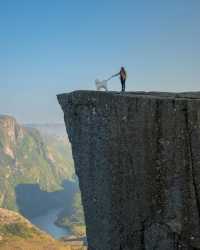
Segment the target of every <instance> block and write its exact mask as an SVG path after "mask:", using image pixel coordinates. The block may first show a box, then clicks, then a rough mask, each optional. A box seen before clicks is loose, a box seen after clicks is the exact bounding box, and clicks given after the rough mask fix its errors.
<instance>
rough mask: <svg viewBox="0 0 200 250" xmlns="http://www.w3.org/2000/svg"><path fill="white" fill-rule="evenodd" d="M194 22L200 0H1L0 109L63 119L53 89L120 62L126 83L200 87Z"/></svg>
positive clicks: (24, 116)
mask: <svg viewBox="0 0 200 250" xmlns="http://www.w3.org/2000/svg"><path fill="white" fill-rule="evenodd" d="M199 27H200V1H199V0H168V1H162V0H152V1H149V0H140V1H139V0H138V1H137V0H135V1H134V0H123V1H119V0H107V1H106V0H101V1H98V0H96V1H95V0H84V1H82V0H73V1H68V0H56V1H55V0H17V1H16V0H0V34H1V35H0V114H10V115H13V116H15V117H16V118H17V119H18V120H19V121H20V122H40V123H43V122H60V121H62V120H63V115H62V112H61V110H60V107H59V106H58V104H57V100H56V94H58V93H63V92H69V91H72V90H77V89H94V88H95V86H94V80H95V79H96V78H99V79H105V78H107V77H109V76H110V75H112V74H114V73H116V72H118V70H119V68H120V66H121V65H124V66H125V67H126V68H127V71H128V81H127V90H146V91H149V90H154V91H187V90H199V89H200V76H199V72H200V28H199ZM109 88H110V89H112V90H120V82H119V80H118V79H117V78H116V79H113V80H112V81H111V82H110V84H109Z"/></svg>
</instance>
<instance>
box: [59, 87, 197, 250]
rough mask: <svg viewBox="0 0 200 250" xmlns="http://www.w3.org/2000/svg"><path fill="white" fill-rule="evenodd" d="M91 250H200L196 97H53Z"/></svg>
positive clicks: (79, 94)
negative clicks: (62, 122) (75, 177)
mask: <svg viewBox="0 0 200 250" xmlns="http://www.w3.org/2000/svg"><path fill="white" fill-rule="evenodd" d="M58 101H59V103H60V105H61V107H62V109H63V111H64V117H65V124H66V128H67V132H68V136H69V139H70V141H71V143H72V151H73V157H74V162H75V168H76V173H77V175H78V177H79V182H80V189H81V192H82V200H83V206H84V212H85V219H86V225H87V236H88V244H89V249H90V250H122V249H123V250H140V249H141V250H142V249H148V250H151V249H152V250H153V249H157V250H173V249H184V250H192V249H193V250H194V249H200V93H180V94H176V93H153V92H152V93H143V92H138V93H126V94H120V93H116V92H107V93H105V92H95V91H76V92H73V93H69V94H61V95H58Z"/></svg>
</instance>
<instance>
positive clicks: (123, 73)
mask: <svg viewBox="0 0 200 250" xmlns="http://www.w3.org/2000/svg"><path fill="white" fill-rule="evenodd" d="M116 76H119V78H120V81H121V85H122V92H125V83H126V79H127V73H126V70H125V68H124V67H121V69H120V72H119V73H117V74H115V75H113V76H111V78H113V77H116ZM111 78H110V79H111Z"/></svg>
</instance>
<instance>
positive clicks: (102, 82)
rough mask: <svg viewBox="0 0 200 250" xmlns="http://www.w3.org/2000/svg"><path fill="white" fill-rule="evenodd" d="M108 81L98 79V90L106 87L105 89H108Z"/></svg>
mask: <svg viewBox="0 0 200 250" xmlns="http://www.w3.org/2000/svg"><path fill="white" fill-rule="evenodd" d="M107 82H108V80H103V81H100V80H99V79H96V80H95V84H96V88H97V91H99V90H100V89H105V91H108V87H107Z"/></svg>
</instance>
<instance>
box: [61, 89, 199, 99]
mask: <svg viewBox="0 0 200 250" xmlns="http://www.w3.org/2000/svg"><path fill="white" fill-rule="evenodd" d="M70 96H71V97H72V96H73V97H82V98H83V99H84V98H89V97H103V96H104V97H122V98H123V97H129V98H130V97H134V98H137V97H138V98H153V99H174V100H180V99H181V100H194V99H198V100H199V99H200V91H194V92H154V91H152V92H144V91H136V92H124V93H122V92H116V91H108V92H105V91H92V90H77V91H73V92H70V93H63V94H58V95H57V97H58V100H59V101H61V102H62V100H63V98H66V97H70Z"/></svg>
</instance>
